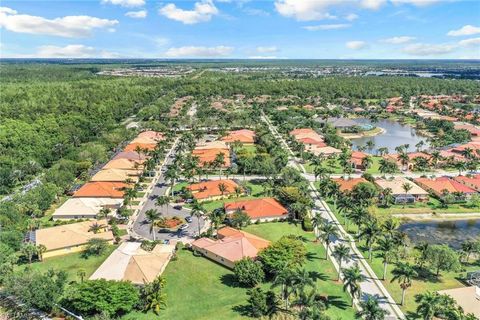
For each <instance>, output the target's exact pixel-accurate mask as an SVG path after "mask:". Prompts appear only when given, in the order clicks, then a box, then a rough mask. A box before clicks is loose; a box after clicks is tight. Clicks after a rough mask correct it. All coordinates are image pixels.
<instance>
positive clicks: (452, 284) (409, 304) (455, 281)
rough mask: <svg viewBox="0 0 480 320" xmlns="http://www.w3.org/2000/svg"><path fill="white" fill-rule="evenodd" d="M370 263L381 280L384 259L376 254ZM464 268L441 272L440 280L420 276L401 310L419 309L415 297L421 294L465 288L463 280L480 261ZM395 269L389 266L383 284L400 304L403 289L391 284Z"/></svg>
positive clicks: (413, 283) (478, 265)
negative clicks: (462, 269)
mask: <svg viewBox="0 0 480 320" xmlns="http://www.w3.org/2000/svg"><path fill="white" fill-rule="evenodd" d="M359 249H360V251H361V252H362V254H363V255H364V257H365V258H366V257H368V250H367V249H366V247H362V246H360V245H359ZM411 260H412V261H410V262H411V263H412V264H413V263H414V261H413V259H411ZM471 262H473V260H471ZM369 263H370V266H371V267H372V269H373V271H374V272H375V274H376V275H377V277H379V278H381V277H382V276H383V263H382V259H381V258H380V257H378V256H377V255H376V254H375V255H374V258H373V259H372V261H369ZM463 268H464V269H465V270H464V271H457V272H441V273H440V276H439V277H438V278H437V277H436V276H435V274H432V273H430V272H426V273H424V274H420V275H419V277H417V278H416V279H414V280H413V282H412V287H410V288H409V289H408V290H407V293H406V297H405V305H404V306H401V307H400V308H401V309H402V310H403V311H404V312H414V311H415V310H416V307H417V306H416V303H415V295H416V294H419V293H424V292H427V291H438V290H446V289H453V288H458V287H464V286H465V285H464V284H463V283H462V282H461V279H462V278H465V277H466V273H467V272H468V271H476V270H478V269H479V268H480V261H477V263H476V264H473V263H471V264H469V265H467V266H463ZM393 269H394V265H389V266H388V267H387V270H388V271H387V280H386V281H382V282H383V284H384V285H385V287H386V288H387V290H388V292H390V294H391V295H392V298H393V299H394V300H395V301H396V302H398V303H400V301H401V297H402V289H401V288H400V285H399V284H398V282H393V283H392V282H390V279H391V278H392V276H391V274H392V273H391V271H392V270H393Z"/></svg>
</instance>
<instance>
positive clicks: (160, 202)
mask: <svg viewBox="0 0 480 320" xmlns="http://www.w3.org/2000/svg"><path fill="white" fill-rule="evenodd" d="M170 201H171V198H170V197H169V196H166V195H164V196H160V197H158V198H157V199H156V200H155V205H156V206H159V207H160V208H163V207H166V208H167V210H166V213H167V214H166V215H167V216H168V204H169V203H170Z"/></svg>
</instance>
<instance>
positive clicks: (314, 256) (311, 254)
mask: <svg viewBox="0 0 480 320" xmlns="http://www.w3.org/2000/svg"><path fill="white" fill-rule="evenodd" d="M306 257H307V260H308V261H314V260H325V259H323V257H319V256H318V254H317V253H316V252H307V254H306Z"/></svg>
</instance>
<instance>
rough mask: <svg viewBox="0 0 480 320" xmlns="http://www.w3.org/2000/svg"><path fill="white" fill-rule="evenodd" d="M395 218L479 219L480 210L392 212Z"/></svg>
mask: <svg viewBox="0 0 480 320" xmlns="http://www.w3.org/2000/svg"><path fill="white" fill-rule="evenodd" d="M392 216H393V217H395V218H400V219H402V220H404V221H425V222H428V221H434V222H441V221H452V220H476V219H480V212H468V213H436V214H433V213H404V214H402V213H397V214H392Z"/></svg>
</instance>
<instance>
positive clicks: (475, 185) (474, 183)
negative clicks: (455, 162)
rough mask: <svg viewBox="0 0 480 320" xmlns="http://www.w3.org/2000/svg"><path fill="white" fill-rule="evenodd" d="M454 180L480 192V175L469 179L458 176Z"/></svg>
mask: <svg viewBox="0 0 480 320" xmlns="http://www.w3.org/2000/svg"><path fill="white" fill-rule="evenodd" d="M454 179H455V181H458V182H460V183H461V184H463V185H465V186H467V187H469V188H472V189H474V190H476V191H478V192H480V174H476V175H473V176H469V177H466V176H458V177H454Z"/></svg>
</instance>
